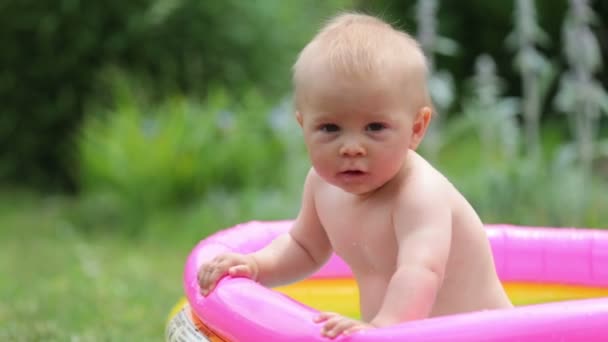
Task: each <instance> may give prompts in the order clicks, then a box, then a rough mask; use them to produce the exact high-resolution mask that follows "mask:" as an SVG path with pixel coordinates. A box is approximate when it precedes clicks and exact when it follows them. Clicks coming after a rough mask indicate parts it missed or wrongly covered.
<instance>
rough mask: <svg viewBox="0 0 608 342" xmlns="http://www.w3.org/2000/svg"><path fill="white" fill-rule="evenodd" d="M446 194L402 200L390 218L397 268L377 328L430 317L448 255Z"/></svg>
mask: <svg viewBox="0 0 608 342" xmlns="http://www.w3.org/2000/svg"><path fill="white" fill-rule="evenodd" d="M444 196H445V194H443V193H440V192H435V191H428V192H425V193H424V195H421V194H420V193H418V194H417V196H412V197H416V198H403V199H402V200H401V201H402V202H401V203H399V206H398V207H397V208H398V209H397V210H395V212H394V214H393V215H394V216H393V224H394V228H395V233H396V237H397V243H398V248H399V252H398V260H397V268H396V271H395V273H394V274H393V276H392V278H391V280H390V282H389V284H388V287H387V289H386V293H385V295H384V300H383V303H382V305H381V307H380V310H379V311H378V313H377V314H376V316H375V317H374V319H373V320H372V321H371V322H370V323H371V324H372V325H374V326H377V327H383V326H388V325H393V324H397V323H400V322H404V321H409V320H415V319H421V318H426V317H428V315H429V314H430V312H431V310H432V307H433V303H434V301H435V297H436V294H437V291H438V289H439V287H440V286H441V282H442V281H443V275H444V272H445V267H446V264H447V260H448V255H449V252H450V242H451V237H452V236H451V235H452V224H451V223H452V222H451V209H450V208H449V206H448V205H447V203H446V201H445V198H444Z"/></svg>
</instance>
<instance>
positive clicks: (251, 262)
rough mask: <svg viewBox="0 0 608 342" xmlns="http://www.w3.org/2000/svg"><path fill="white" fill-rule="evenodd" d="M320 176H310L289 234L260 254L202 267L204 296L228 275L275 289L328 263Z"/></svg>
mask: <svg viewBox="0 0 608 342" xmlns="http://www.w3.org/2000/svg"><path fill="white" fill-rule="evenodd" d="M317 177H318V176H317V175H316V173H314V171H313V170H311V171H310V172H309V173H308V176H307V177H306V181H305V183H304V190H303V195H302V206H301V209H300V213H299V214H298V217H297V218H296V220H295V221H294V224H293V227H292V228H291V230H290V232H289V233H287V234H283V235H281V236H279V237H277V238H276V239H274V240H273V241H272V242H271V243H270V244H268V245H267V246H266V247H264V248H262V249H261V250H259V251H257V252H254V253H251V254H247V255H241V254H235V253H227V254H222V255H218V256H217V257H216V258H214V259H213V260H211V261H210V262H208V263H205V264H203V265H201V268H200V270H199V285H200V287H201V292H202V293H203V294H204V295H206V294H207V293H209V292H210V291H212V290H213V288H214V287H215V285H216V283H217V281H218V280H219V279H220V278H221V277H222V276H224V275H225V274H230V275H233V276H246V277H250V278H252V279H254V280H256V281H258V282H259V283H261V284H263V285H265V286H268V287H274V286H277V285H282V284H285V283H290V282H293V281H295V280H298V279H300V278H304V277H306V276H307V275H309V274H310V273H312V272H314V271H315V270H317V269H318V268H319V267H321V266H322V265H323V264H324V263H325V262H326V261H327V259H328V258H329V256H330V255H331V246H330V244H329V240H328V238H327V235H326V233H325V230H324V229H323V227H322V226H321V223H320V222H319V218H318V217H317V212H316V209H315V205H314V189H315V187H316V184H317V180H318V179H317Z"/></svg>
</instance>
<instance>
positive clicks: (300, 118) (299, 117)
mask: <svg viewBox="0 0 608 342" xmlns="http://www.w3.org/2000/svg"><path fill="white" fill-rule="evenodd" d="M296 120H298V123H299V124H300V127H302V113H300V111H299V110H296Z"/></svg>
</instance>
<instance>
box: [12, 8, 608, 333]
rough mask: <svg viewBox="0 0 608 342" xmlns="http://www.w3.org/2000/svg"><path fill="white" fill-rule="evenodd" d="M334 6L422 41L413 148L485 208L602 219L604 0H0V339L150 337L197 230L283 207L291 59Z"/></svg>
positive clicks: (549, 218) (532, 218) (488, 216)
mask: <svg viewBox="0 0 608 342" xmlns="http://www.w3.org/2000/svg"><path fill="white" fill-rule="evenodd" d="M341 10H359V11H364V12H367V13H370V14H374V15H378V16H381V17H382V18H384V19H386V20H388V21H389V22H391V23H393V24H394V25H395V26H397V27H399V28H402V29H404V30H407V31H408V32H410V33H411V34H412V35H414V36H416V37H417V38H418V39H419V41H420V42H421V44H422V46H423V48H424V50H425V52H426V54H427V56H428V58H429V61H430V66H431V78H430V80H429V82H430V85H431V91H432V96H433V100H434V103H435V106H436V108H437V111H438V113H439V115H438V117H437V118H436V120H435V121H434V122H433V125H432V127H431V131H430V132H429V134H428V135H427V137H426V140H425V142H424V145H423V146H422V147H421V150H420V153H421V154H423V155H424V156H425V157H426V158H428V159H429V160H430V161H431V162H432V163H433V164H434V165H435V166H436V167H437V168H438V169H439V170H441V171H442V172H444V173H445V174H446V175H447V176H448V177H449V178H450V179H451V180H452V182H453V183H454V184H455V186H456V187H457V188H458V189H460V190H461V191H462V192H463V193H464V195H465V196H466V197H467V198H468V199H469V200H470V201H471V203H472V204H473V205H474V207H475V208H476V209H477V210H478V211H479V213H480V215H481V216H482V219H483V220H484V222H486V223H510V224H518V225H540V226H556V227H589V228H605V227H608V210H607V209H608V183H607V181H608V140H607V138H608V129H607V126H606V120H605V118H606V114H608V95H607V90H606V89H608V70H607V67H608V65H604V62H605V59H606V57H607V56H608V24H607V23H606V21H607V20H608V19H606V18H608V2H606V1H603V0H602V1H600V0H596V1H591V0H570V1H566V0H558V1H556V0H536V1H532V0H511V1H507V0H500V1H482V0H462V1H458V2H454V1H438V0H420V1H405V0H401V1H400V0H392V1H391V0H374V1H364V0H327V1H322V0H308V1H295V0H294V1H281V0H259V1H243V0H224V1H200V0H197V1H194V0H160V1H158V0H132V1H118V0H105V1H87V2H83V1H78V0H58V1H44V0H37V1H27V0H23V1H8V0H4V1H0V42H1V43H2V45H3V47H2V49H1V50H0V340H2V341H14V340H17V341H39V340H44V341H54V340H57V341H107V340H111V341H114V340H117V341H122V340H134V341H138V340H157V339H162V336H163V331H164V324H165V319H166V317H167V315H168V313H169V310H170V308H171V307H172V305H173V304H175V303H176V301H177V300H178V298H180V297H181V295H182V284H181V272H182V267H183V263H184V261H185V258H186V256H187V255H188V253H189V252H190V250H191V248H192V247H193V246H194V245H195V244H196V243H197V242H198V241H199V240H200V239H202V238H204V237H205V236H207V235H208V234H210V233H212V232H215V231H217V230H219V229H222V228H226V227H229V226H231V225H234V224H237V223H239V222H244V221H249V220H271V219H289V218H293V217H294V216H295V214H296V213H297V210H298V206H299V200H300V190H301V185H302V182H303V179H304V178H303V177H304V175H305V173H306V171H307V169H308V167H309V163H308V160H307V156H306V153H305V149H304V145H303V142H302V139H301V134H300V131H299V127H298V126H297V123H296V122H295V120H294V118H293V114H292V102H291V84H290V76H291V75H290V68H291V65H292V63H293V62H294V61H295V58H296V55H297V53H298V50H299V49H301V48H302V47H303V46H304V44H305V43H306V42H307V41H308V40H309V39H310V38H311V37H312V36H313V35H314V33H315V32H316V30H317V29H318V27H319V26H320V25H321V24H322V23H323V22H324V21H325V20H326V19H327V18H328V17H329V16H331V15H334V14H336V13H337V12H338V11H341Z"/></svg>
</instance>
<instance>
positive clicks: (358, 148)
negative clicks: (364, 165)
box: [340, 141, 366, 157]
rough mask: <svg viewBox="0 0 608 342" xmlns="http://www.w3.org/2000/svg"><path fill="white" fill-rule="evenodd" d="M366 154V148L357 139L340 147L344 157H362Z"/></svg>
mask: <svg viewBox="0 0 608 342" xmlns="http://www.w3.org/2000/svg"><path fill="white" fill-rule="evenodd" d="M365 154H366V152H365V148H364V147H363V146H362V145H361V144H360V143H358V142H356V141H348V142H345V143H344V144H343V145H342V147H340V155H341V156H343V157H362V156H365Z"/></svg>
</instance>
